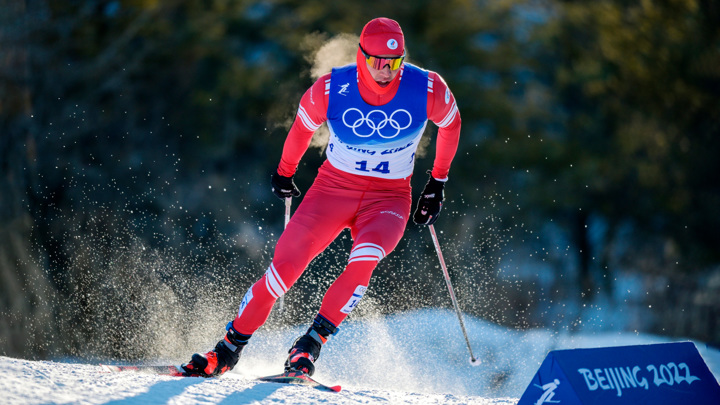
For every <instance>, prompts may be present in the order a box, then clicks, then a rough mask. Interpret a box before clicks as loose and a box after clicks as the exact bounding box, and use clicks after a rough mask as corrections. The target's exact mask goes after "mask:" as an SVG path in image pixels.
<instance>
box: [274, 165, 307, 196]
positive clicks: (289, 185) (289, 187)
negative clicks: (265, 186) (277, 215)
mask: <svg viewBox="0 0 720 405" xmlns="http://www.w3.org/2000/svg"><path fill="white" fill-rule="evenodd" d="M293 177H294V176H291V177H285V176H281V175H279V174H278V173H277V172H275V173H273V174H272V177H270V184H271V185H272V192H273V193H274V194H275V195H276V196H278V198H279V199H281V200H284V199H286V198H290V197H299V196H300V190H298V188H297V186H296V185H295V182H294V181H293Z"/></svg>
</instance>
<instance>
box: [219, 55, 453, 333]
mask: <svg viewBox="0 0 720 405" xmlns="http://www.w3.org/2000/svg"><path fill="white" fill-rule="evenodd" d="M407 65H408V64H407V63H406V64H404V65H403V67H401V69H403V70H407V69H408V66H407ZM346 68H349V69H351V70H352V69H355V70H352V71H351V72H350V73H349V74H355V77H357V80H351V81H348V83H339V86H336V89H335V90H338V89H339V90H338V91H335V90H332V91H333V92H335V93H334V94H333V96H332V97H331V94H330V93H331V84H332V83H333V82H332V80H333V76H332V75H336V76H335V78H336V79H337V77H338V76H339V73H338V72H335V71H334V72H333V73H328V74H326V75H324V76H322V77H320V78H319V79H318V80H317V81H316V82H315V83H314V84H313V85H312V87H310V89H308V90H307V91H306V92H305V94H304V95H303V97H302V99H301V101H300V107H299V109H298V114H297V116H296V118H295V122H294V123H293V125H292V128H291V129H290V132H289V134H288V137H287V140H286V141H285V146H284V148H283V153H282V159H281V161H280V165H279V167H278V169H277V171H278V173H279V174H280V175H282V176H286V177H290V176H292V175H294V174H295V171H296V169H297V167H298V164H299V162H300V159H301V158H302V156H303V154H304V153H305V151H306V150H307V149H308V146H309V144H310V140H311V138H312V136H313V133H314V132H315V131H316V130H317V129H318V127H319V126H320V125H321V124H322V123H323V122H326V121H328V125H329V129H330V131H331V140H330V145H329V147H328V149H327V151H326V152H327V153H328V160H326V161H325V162H324V163H323V165H322V166H321V167H320V169H319V171H318V175H317V177H316V179H315V181H314V183H313V185H312V186H311V187H310V189H309V190H308V191H307V194H306V195H305V197H304V199H303V200H302V203H301V204H300V205H299V206H298V208H297V210H296V211H295V213H294V214H293V216H292V218H291V219H290V222H289V223H288V225H287V228H286V229H285V231H284V232H283V233H282V235H281V236H280V238H279V240H278V242H277V245H276V247H275V253H274V257H273V260H272V263H271V264H270V266H269V267H268V269H267V271H266V272H265V274H264V275H263V276H262V277H261V278H260V280H258V281H257V282H256V283H255V284H254V285H253V286H252V287H250V289H249V290H248V292H247V293H246V295H245V297H244V299H243V301H242V303H241V305H240V308H239V311H238V315H237V317H236V318H235V320H234V321H233V327H234V328H235V330H237V331H238V332H240V333H242V334H247V335H251V334H253V333H254V332H255V331H256V330H257V329H258V328H259V327H260V326H261V325H262V324H263V323H264V322H265V321H266V320H267V318H268V316H269V314H270V311H271V309H272V306H273V304H274V303H275V301H276V300H277V299H278V298H279V297H280V296H282V295H283V294H284V293H285V292H286V291H287V290H288V289H289V288H290V287H291V286H292V285H293V284H294V283H295V281H296V280H297V279H298V278H299V277H300V275H301V274H302V272H303V271H304V270H305V268H306V267H307V266H308V264H309V263H310V261H311V260H312V259H313V258H315V257H316V256H317V255H318V254H320V253H321V252H322V251H323V250H324V249H325V248H327V246H328V245H329V244H330V243H331V242H332V241H333V240H334V239H335V238H336V237H337V236H338V235H339V234H340V232H341V231H342V230H343V229H345V228H349V229H350V231H351V236H352V239H353V247H352V250H351V251H350V255H349V258H348V264H347V267H346V268H345V270H344V271H343V273H342V274H341V275H340V276H339V277H338V278H337V279H336V281H335V282H334V283H333V284H332V286H331V287H330V288H329V289H328V291H327V292H326V294H325V296H324V298H323V301H322V305H321V307H320V312H319V313H320V315H321V316H323V317H325V318H326V319H327V320H328V321H330V322H331V323H333V324H334V325H335V326H338V325H339V324H340V323H341V322H342V321H343V320H344V319H345V318H346V317H347V315H348V314H349V313H350V311H352V309H353V308H355V306H356V305H357V303H358V302H359V300H360V299H361V298H362V296H363V294H364V292H365V290H366V289H367V286H368V284H369V281H370V276H371V274H372V271H373V269H374V268H375V267H376V266H377V264H378V262H379V261H380V260H382V258H383V257H385V256H386V255H388V254H389V253H390V252H391V251H392V250H393V249H394V248H395V246H396V245H397V244H398V242H399V241H400V238H401V237H402V234H403V232H404V230H405V226H406V223H407V221H408V218H409V216H410V210H411V200H412V198H411V188H410V176H411V170H412V166H409V169H406V170H404V171H403V172H402V173H401V174H400V175H402V177H399V178H397V177H396V176H394V175H393V174H392V173H389V171H388V170H383V169H386V168H387V164H388V162H387V161H383V162H381V163H380V164H378V166H377V167H375V166H373V165H374V164H375V163H373V164H371V166H368V167H365V166H363V165H362V164H360V163H364V162H365V161H366V160H367V158H368V157H370V158H377V157H378V156H380V155H382V154H383V152H382V150H381V149H377V147H381V146H377V145H376V150H375V151H377V152H378V153H375V151H373V150H371V149H372V148H373V146H372V145H371V146H369V147H368V148H365V147H363V148H360V147H353V146H351V145H344V144H343V142H342V141H341V139H340V138H338V137H335V132H339V131H336V130H334V129H333V125H332V124H333V118H332V117H331V118H330V119H329V118H328V111H333V109H332V108H330V107H332V106H331V104H330V103H331V102H333V100H337V101H346V100H347V99H342V98H341V96H343V95H345V94H343V91H345V90H347V88H350V89H354V91H356V92H359V95H360V96H361V97H362V100H361V101H358V102H356V104H357V107H358V108H360V107H362V108H365V110H366V111H367V109H368V108H369V109H372V108H374V107H373V106H375V107H377V106H384V105H388V104H389V103H391V101H392V100H393V98H394V97H395V96H396V95H397V94H398V93H399V91H400V92H401V91H403V87H402V86H403V83H402V78H403V73H404V72H403V70H401V71H400V72H399V74H398V76H397V77H396V78H395V80H394V81H393V82H391V83H390V84H389V85H388V86H387V87H385V88H381V87H379V86H377V84H376V83H374V82H373V81H372V80H370V81H368V80H367V71H366V70H364V69H359V70H357V68H356V66H355V65H350V66H348V67H346ZM413 68H414V67H413ZM412 71H413V72H416V71H420V69H418V68H414V69H413V70H412ZM353 72H357V73H353ZM422 72H425V73H424V74H425V75H426V78H427V83H424V81H423V83H422V87H421V88H419V89H418V88H417V87H418V86H414V87H416V88H415V89H414V91H416V92H417V91H420V93H414V94H425V93H426V94H427V103H426V104H427V111H426V112H425V111H423V115H424V116H423V117H422V118H423V120H426V119H429V120H431V121H433V122H434V123H435V124H436V125H437V126H438V134H437V144H436V155H435V160H434V164H433V169H432V172H431V175H432V176H433V177H434V178H435V179H438V180H441V181H444V180H447V176H448V172H449V170H450V163H451V162H452V159H453V157H454V155H455V152H456V150H457V146H458V140H459V136H460V125H461V120H460V114H459V112H458V108H457V106H456V103H455V99H454V97H453V95H452V93H451V92H450V90H449V89H448V87H447V85H446V84H445V82H444V81H443V79H442V78H441V77H440V75H438V74H437V73H435V72H430V71H422ZM408 77H415V78H417V77H418V76H410V75H408ZM409 80H410V79H406V82H408V81H409ZM414 80H417V79H414ZM422 80H424V79H422ZM353 82H354V83H353ZM336 83H337V80H336ZM408 83H409V82H408ZM426 85H427V86H426ZM353 86H356V87H353ZM425 86H426V87H425ZM343 87H345V88H346V89H343ZM406 87H407V86H406ZM425 88H426V90H425ZM338 94H339V95H338ZM424 101H425V100H423V102H424ZM360 104H364V105H362V106H361V105H360ZM348 110H351V111H350V114H357V113H356V111H355V110H357V109H356V108H348V109H347V110H345V114H343V116H342V119H345V120H346V121H345V122H346V125H348V124H347V120H349V119H350V118H348V117H349V115H348V114H349V113H348ZM377 111H378V110H372V111H370V112H368V113H367V114H366V115H362V114H363V113H360V114H361V115H360V117H361V118H357V117H358V116H357V115H355V116H354V117H356V118H353V119H355V121H354V122H355V123H356V125H359V124H357V123H358V122H362V120H363V119H365V122H366V123H368V124H370V125H374V127H370V129H371V130H373V131H377V129H378V128H384V130H385V136H383V135H381V136H382V138H391V137H392V135H393V133H392V131H394V129H393V128H400V125H404V124H398V120H396V121H394V123H393V122H390V121H388V115H387V114H386V115H385V121H383V122H382V123H381V124H380V125H378V124H377V123H376V124H372V123H371V122H370V120H369V118H370V114H375V115H376V116H378V115H379V113H378V112H377ZM396 111H397V110H396ZM402 111H405V110H404V109H403V110H402ZM331 115H333V114H331ZM380 115H381V114H380ZM399 116H400V115H396V117H399ZM366 118H367V119H366ZM338 119H339V118H337V117H336V121H335V123H337V122H340V121H338ZM388 122H390V124H391V125H394V126H393V127H392V128H391V127H390V126H388V125H387V124H388ZM408 125H409V124H408ZM335 128H336V129H337V126H335ZM351 129H352V130H356V129H357V128H351ZM423 129H424V123H423V125H422V128H421V129H420V130H419V131H418V132H419V133H420V135H421V134H422V130H423ZM344 130H345V131H347V130H348V129H347V128H345V129H344ZM356 135H357V133H356ZM361 136H363V137H365V136H367V135H366V134H362V135H361ZM378 139H380V141H381V142H382V141H383V139H381V138H378ZM418 141H419V136H417V137H416V138H415V139H414V141H413V142H410V143H411V144H412V146H411V149H412V150H411V151H409V152H408V151H403V153H405V154H406V155H409V154H410V153H411V154H412V156H411V158H412V159H414V151H415V149H417V143H418ZM341 144H342V145H341ZM333 147H334V148H335V149H334V148H333ZM400 149H402V147H399V148H394V149H393V150H392V151H396V150H400ZM333 151H334V152H342V153H343V156H342V158H343V159H345V160H342V159H340V158H337V157H333V156H332V154H333V153H334V152H333ZM386 151H387V150H386ZM387 156H391V157H390V158H389V159H392V156H393V155H392V154H388V155H387ZM333 159H335V160H333ZM348 159H350V160H348ZM353 159H354V160H353ZM333 161H334V162H342V161H350V162H354V163H356V164H359V165H358V166H357V167H355V168H353V167H351V166H344V165H343V164H340V163H335V165H334V164H333V163H332V162H333ZM391 163H392V162H391ZM412 163H414V160H413V162H412ZM350 164H353V163H350ZM336 166H339V167H336ZM373 168H375V169H378V168H379V170H374V169H373ZM361 169H362V171H359V170H361ZM370 169H373V170H374V171H373V170H370ZM408 170H409V173H408Z"/></svg>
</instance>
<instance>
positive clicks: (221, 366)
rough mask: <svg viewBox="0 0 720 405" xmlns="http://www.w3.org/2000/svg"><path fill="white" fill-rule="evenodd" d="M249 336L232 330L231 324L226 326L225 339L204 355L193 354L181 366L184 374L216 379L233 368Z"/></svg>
mask: <svg viewBox="0 0 720 405" xmlns="http://www.w3.org/2000/svg"><path fill="white" fill-rule="evenodd" d="M250 336H251V335H243V334H241V333H239V332H238V331H236V330H235V329H233V327H232V322H230V323H228V325H227V333H226V334H225V338H223V340H221V341H219V342H218V343H217V344H216V345H215V348H214V349H213V350H211V351H209V352H207V353H205V354H200V353H195V354H193V355H192V359H191V360H190V362H189V363H186V364H183V366H182V368H183V369H184V370H185V372H186V373H188V374H190V375H192V376H197V377H216V376H219V375H221V374H223V373H225V372H226V371H230V370H232V369H233V367H235V365H236V364H237V362H238V360H239V359H240V352H242V349H243V348H244V347H245V345H246V344H247V342H248V339H250Z"/></svg>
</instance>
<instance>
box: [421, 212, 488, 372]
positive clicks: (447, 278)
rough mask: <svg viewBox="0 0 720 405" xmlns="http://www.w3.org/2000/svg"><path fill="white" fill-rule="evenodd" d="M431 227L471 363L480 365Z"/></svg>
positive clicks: (429, 226)
mask: <svg viewBox="0 0 720 405" xmlns="http://www.w3.org/2000/svg"><path fill="white" fill-rule="evenodd" d="M428 228H429V229H430V235H431V236H432V240H433V243H434V244H435V251H437V255H438V260H440V266H441V267H442V270H443V274H444V275H445V283H446V284H447V286H448V291H450V299H451V300H452V303H453V306H454V307H455V313H457V317H458V320H459V321H460V328H461V329H462V333H463V335H464V336H465V343H467V348H468V351H469V352H470V364H472V365H473V366H477V365H480V363H481V361H480V359H476V358H475V356H474V355H473V351H472V348H471V347H470V339H469V338H468V334H467V331H466V330H465V323H464V322H463V318H462V313H461V312H460V306H459V305H458V302H457V299H456V298H455V291H453V286H452V282H451V281H450V274H449V273H448V270H447V266H446V265H445V259H443V255H442V251H441V250H440V242H438V238H437V234H436V233H435V227H434V226H433V225H432V224H431V225H428Z"/></svg>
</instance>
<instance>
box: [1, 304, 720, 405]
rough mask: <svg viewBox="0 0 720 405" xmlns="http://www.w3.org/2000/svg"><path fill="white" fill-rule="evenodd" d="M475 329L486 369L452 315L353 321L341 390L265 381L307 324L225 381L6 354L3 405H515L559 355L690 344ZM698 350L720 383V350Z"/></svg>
mask: <svg viewBox="0 0 720 405" xmlns="http://www.w3.org/2000/svg"><path fill="white" fill-rule="evenodd" d="M465 324H466V327H467V330H468V334H469V336H470V342H471V345H472V349H473V352H474V354H475V356H476V357H478V358H480V359H481V360H482V361H483V363H482V364H481V365H480V366H478V367H473V366H472V365H471V364H470V362H469V359H470V356H469V353H468V349H467V346H466V344H465V341H464V339H463V336H462V332H461V330H460V327H459V323H458V320H457V317H456V315H455V313H454V312H452V311H449V310H442V309H426V310H418V311H413V312H408V313H402V314H397V315H390V316H374V317H370V318H363V319H357V320H352V319H348V321H346V322H345V323H344V324H343V325H342V327H341V331H340V333H339V334H338V335H336V336H334V337H333V338H332V340H331V342H329V343H328V344H327V345H326V347H325V348H324V349H323V353H322V356H321V358H320V359H319V360H318V362H317V363H316V364H317V367H318V371H317V373H316V374H315V376H314V377H315V378H316V379H317V380H318V381H321V382H323V383H326V384H328V385H336V384H340V385H342V387H343V390H342V392H340V393H328V392H321V391H318V390H314V389H310V388H307V387H299V386H289V385H282V384H273V383H264V382H258V381H257V380H255V377H259V376H262V375H268V374H276V373H278V372H280V371H281V370H280V368H281V366H282V364H283V361H284V359H285V356H286V352H287V347H288V346H289V344H290V343H291V342H292V341H293V340H294V339H295V338H296V337H297V336H298V335H299V334H301V333H302V332H303V331H304V327H286V328H282V329H276V330H265V331H263V330H262V329H261V330H260V331H258V332H257V333H256V334H255V336H253V339H252V342H251V345H249V346H248V347H247V348H246V350H245V352H244V353H243V357H242V358H241V360H240V363H239V365H238V367H236V369H235V370H233V371H231V372H229V373H227V374H225V375H224V376H222V377H221V378H216V379H203V378H176V377H167V376H155V375H147V374H139V373H133V372H125V373H108V372H104V371H103V370H102V368H101V367H100V366H99V365H98V364H83V360H82V359H73V360H63V361H31V360H23V359H14V358H9V357H0V368H2V369H3V370H4V377H3V378H2V379H0V392H3V393H4V398H3V402H4V403H12V404H69V403H72V404H180V403H182V404H317V403H327V404H377V403H380V404H383V403H385V404H515V403H517V401H518V398H519V397H520V396H521V395H522V393H523V391H524V390H525V388H526V387H527V385H528V384H529V383H530V380H531V379H532V377H533V375H534V374H535V372H536V371H537V369H538V367H539V366H540V363H541V362H542V360H543V359H544V358H545V356H546V355H547V353H548V352H549V351H550V350H555V349H570V348H580V347H606V346H618V345H633V344H648V343H663V342H669V341H680V340H682V339H668V338H662V337H657V336H650V335H640V334H634V333H621V332H604V333H585V334H573V335H570V334H562V333H561V334H558V333H554V332H552V331H548V330H530V331H516V330H509V329H506V328H502V327H499V326H497V325H494V324H491V323H489V322H486V321H483V320H480V319H476V318H473V317H470V316H468V315H465ZM213 343H214V342H208V346H212V344H213ZM695 345H696V347H697V348H698V350H699V351H700V354H701V355H702V356H703V359H704V360H705V362H706V363H707V364H708V366H709V368H710V370H711V371H712V372H713V374H714V375H715V378H716V379H717V378H719V377H720V351H719V350H717V349H712V348H709V347H708V346H707V345H705V344H702V343H699V342H695ZM196 349H197V350H204V349H205V348H196ZM188 355H189V354H188ZM164 362H165V361H164V360H162V359H158V360H156V361H148V362H147V363H146V364H163V363H164Z"/></svg>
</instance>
